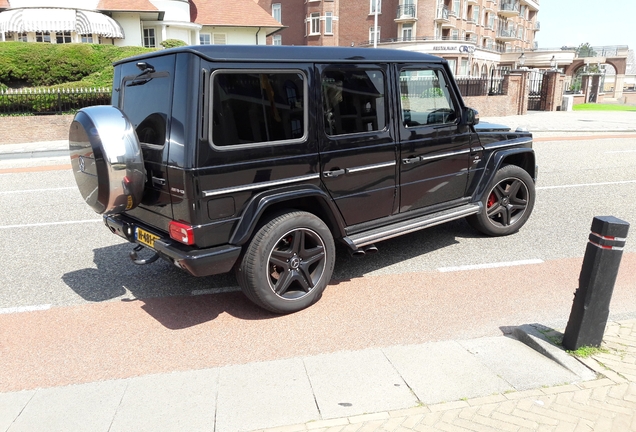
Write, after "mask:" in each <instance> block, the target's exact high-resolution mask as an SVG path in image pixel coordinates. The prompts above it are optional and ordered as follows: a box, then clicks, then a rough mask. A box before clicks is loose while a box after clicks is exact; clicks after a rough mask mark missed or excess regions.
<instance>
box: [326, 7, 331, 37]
mask: <svg viewBox="0 0 636 432" xmlns="http://www.w3.org/2000/svg"><path fill="white" fill-rule="evenodd" d="M325 34H333V12H325Z"/></svg>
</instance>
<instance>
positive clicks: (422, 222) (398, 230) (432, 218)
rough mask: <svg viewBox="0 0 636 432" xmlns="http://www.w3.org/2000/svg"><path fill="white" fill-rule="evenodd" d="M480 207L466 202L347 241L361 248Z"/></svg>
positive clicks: (349, 238)
mask: <svg viewBox="0 0 636 432" xmlns="http://www.w3.org/2000/svg"><path fill="white" fill-rule="evenodd" d="M479 209H480V206H479V204H465V205H463V206H460V207H455V208H452V209H448V210H444V211H441V212H437V213H432V214H428V215H425V216H420V217H418V218H416V219H409V220H405V221H401V222H396V223H394V224H391V225H385V226H383V227H380V228H375V229H372V230H369V231H364V232H361V233H357V234H353V235H350V236H348V238H347V239H345V241H346V242H347V243H349V244H353V245H355V247H356V248H360V247H364V246H367V245H370V244H372V243H375V242H379V241H382V240H388V239H390V238H393V237H397V236H400V235H402V234H407V233H410V232H414V231H418V230H421V229H424V228H429V227H432V226H435V225H439V224H442V223H444V222H450V221H452V220H455V219H461V218H463V217H466V216H470V215H472V214H475V213H479Z"/></svg>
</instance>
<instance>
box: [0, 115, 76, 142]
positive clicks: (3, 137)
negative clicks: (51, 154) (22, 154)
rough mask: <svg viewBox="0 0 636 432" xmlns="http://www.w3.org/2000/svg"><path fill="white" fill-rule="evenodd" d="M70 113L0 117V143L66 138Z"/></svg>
mask: <svg viewBox="0 0 636 432" xmlns="http://www.w3.org/2000/svg"><path fill="white" fill-rule="evenodd" d="M72 121H73V116H72V115H48V116H21V117H0V144H21V143H29V142H40V141H58V140H65V139H68V130H69V127H70V125H71V122H72Z"/></svg>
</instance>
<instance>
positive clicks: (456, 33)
mask: <svg viewBox="0 0 636 432" xmlns="http://www.w3.org/2000/svg"><path fill="white" fill-rule="evenodd" d="M451 40H459V30H457V29H453V30H451Z"/></svg>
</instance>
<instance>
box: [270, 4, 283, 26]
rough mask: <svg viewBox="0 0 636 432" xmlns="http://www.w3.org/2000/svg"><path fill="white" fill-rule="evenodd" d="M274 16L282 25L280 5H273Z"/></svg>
mask: <svg viewBox="0 0 636 432" xmlns="http://www.w3.org/2000/svg"><path fill="white" fill-rule="evenodd" d="M272 16H273V17H274V19H275V20H276V21H278V22H279V23H282V22H283V21H282V18H281V12H280V3H274V4H272Z"/></svg>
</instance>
